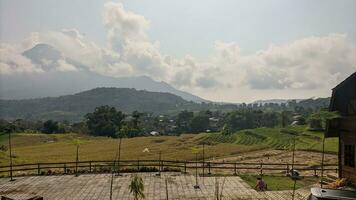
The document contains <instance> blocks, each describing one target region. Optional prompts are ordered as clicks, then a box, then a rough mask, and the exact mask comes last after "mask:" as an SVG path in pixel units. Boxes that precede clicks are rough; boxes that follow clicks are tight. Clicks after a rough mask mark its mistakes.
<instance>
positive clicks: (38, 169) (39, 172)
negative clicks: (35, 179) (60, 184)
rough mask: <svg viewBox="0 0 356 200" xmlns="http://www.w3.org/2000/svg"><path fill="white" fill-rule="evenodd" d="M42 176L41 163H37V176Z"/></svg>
mask: <svg viewBox="0 0 356 200" xmlns="http://www.w3.org/2000/svg"><path fill="white" fill-rule="evenodd" d="M40 174H41V168H40V163H37V175H40Z"/></svg>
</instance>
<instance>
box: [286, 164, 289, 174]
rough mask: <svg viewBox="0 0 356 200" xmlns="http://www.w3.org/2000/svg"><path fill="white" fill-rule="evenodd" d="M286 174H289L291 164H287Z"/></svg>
mask: <svg viewBox="0 0 356 200" xmlns="http://www.w3.org/2000/svg"><path fill="white" fill-rule="evenodd" d="M286 174H287V175H288V174H289V164H288V163H287V169H286Z"/></svg>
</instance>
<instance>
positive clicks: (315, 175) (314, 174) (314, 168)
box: [314, 168, 317, 177]
mask: <svg viewBox="0 0 356 200" xmlns="http://www.w3.org/2000/svg"><path fill="white" fill-rule="evenodd" d="M314 176H315V177H316V176H317V175H316V169H315V168H314Z"/></svg>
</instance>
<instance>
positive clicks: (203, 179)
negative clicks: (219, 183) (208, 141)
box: [203, 142, 205, 180]
mask: <svg viewBox="0 0 356 200" xmlns="http://www.w3.org/2000/svg"><path fill="white" fill-rule="evenodd" d="M204 176H205V142H204V143H203V177H204ZM203 180H204V179H203Z"/></svg>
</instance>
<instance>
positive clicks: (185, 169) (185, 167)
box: [184, 161, 187, 174]
mask: <svg viewBox="0 0 356 200" xmlns="http://www.w3.org/2000/svg"><path fill="white" fill-rule="evenodd" d="M184 173H185V174H186V173H187V161H185V162H184Z"/></svg>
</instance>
